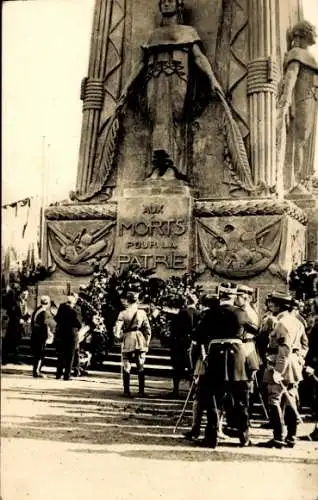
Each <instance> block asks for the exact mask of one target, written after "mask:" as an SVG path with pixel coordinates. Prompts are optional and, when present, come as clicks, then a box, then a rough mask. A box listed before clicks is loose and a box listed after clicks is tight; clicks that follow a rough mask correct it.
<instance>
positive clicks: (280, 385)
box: [262, 292, 308, 448]
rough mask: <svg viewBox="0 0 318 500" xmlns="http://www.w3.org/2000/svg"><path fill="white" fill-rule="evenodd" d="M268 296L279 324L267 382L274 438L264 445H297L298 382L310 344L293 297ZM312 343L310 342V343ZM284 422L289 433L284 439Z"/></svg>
mask: <svg viewBox="0 0 318 500" xmlns="http://www.w3.org/2000/svg"><path fill="white" fill-rule="evenodd" d="M268 299H269V300H270V301H271V303H272V307H271V309H272V311H273V313H274V314H275V315H276V316H277V323H276V325H275V327H274V329H273V331H272V332H271V334H270V336H269V345H268V349H267V366H266V369H265V373H264V382H265V383H266V384H267V392H268V408H269V416H270V423H271V426H272V429H273V434H274V435H273V439H271V440H270V441H268V442H267V443H264V444H262V446H265V447H270V448H282V447H284V446H288V447H290V448H293V447H294V446H295V442H296V431H297V401H298V385H299V382H300V381H301V380H302V369H303V365H304V359H305V356H306V353H307V351H308V347H305V346H304V338H305V337H304V336H305V335H306V334H305V330H304V326H303V324H302V323H301V321H299V320H298V319H297V318H296V317H295V315H294V314H293V313H292V312H291V311H292V308H293V299H292V297H290V296H287V295H284V294H281V293H278V292H277V293H276V292H275V293H272V294H271V295H270V296H269V297H268ZM307 345H308V343H307ZM284 423H285V424H286V426H287V436H286V439H284Z"/></svg>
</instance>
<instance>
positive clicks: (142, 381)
mask: <svg viewBox="0 0 318 500" xmlns="http://www.w3.org/2000/svg"><path fill="white" fill-rule="evenodd" d="M138 382H139V393H138V395H139V396H140V397H141V398H144V397H145V374H144V372H139V373H138Z"/></svg>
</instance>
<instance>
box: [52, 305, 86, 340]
mask: <svg viewBox="0 0 318 500" xmlns="http://www.w3.org/2000/svg"><path fill="white" fill-rule="evenodd" d="M55 321H56V330H55V343H56V345H57V346H65V345H66V346H67V345H70V346H71V345H73V344H77V343H78V330H79V328H80V327H81V317H80V313H79V311H78V310H77V309H76V307H75V308H72V307H70V306H69V305H68V304H66V303H64V304H61V305H60V307H59V308H58V311H57V313H56V316H55Z"/></svg>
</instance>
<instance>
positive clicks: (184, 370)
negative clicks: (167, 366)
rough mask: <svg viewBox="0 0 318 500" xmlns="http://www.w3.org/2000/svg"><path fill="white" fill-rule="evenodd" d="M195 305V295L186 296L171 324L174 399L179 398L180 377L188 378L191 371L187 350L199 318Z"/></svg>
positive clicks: (196, 301) (196, 299)
mask: <svg viewBox="0 0 318 500" xmlns="http://www.w3.org/2000/svg"><path fill="white" fill-rule="evenodd" d="M197 304H198V298H197V297H196V295H194V294H188V295H187V296H186V297H184V298H183V299H182V302H181V307H180V310H179V312H178V314H176V315H175V317H174V318H173V320H172V322H171V335H170V347H171V364H172V380H173V392H172V396H173V397H175V398H178V397H179V385H180V381H181V379H182V377H189V372H190V369H191V366H190V358H189V349H190V346H191V340H192V336H193V332H194V329H195V327H196V324H197V321H198V318H199V311H198V309H197Z"/></svg>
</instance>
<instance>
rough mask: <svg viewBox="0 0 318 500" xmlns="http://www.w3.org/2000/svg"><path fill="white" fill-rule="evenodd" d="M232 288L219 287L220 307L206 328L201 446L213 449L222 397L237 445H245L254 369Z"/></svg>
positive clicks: (243, 317) (244, 321)
mask: <svg viewBox="0 0 318 500" xmlns="http://www.w3.org/2000/svg"><path fill="white" fill-rule="evenodd" d="M236 292H237V290H236V287H235V286H234V285H232V284H224V285H222V286H220V288H219V296H220V307H218V310H217V313H216V314H215V317H214V321H213V323H212V324H211V323H210V325H208V324H206V328H209V329H210V331H211V337H212V338H211V341H210V344H209V348H208V353H207V358H206V362H207V368H206V379H207V387H208V398H207V399H208V401H207V426H206V430H205V439H204V442H203V444H204V445H205V446H208V447H210V448H215V447H216V446H217V442H218V428H219V418H220V410H221V409H222V406H223V402H224V399H225V396H230V398H231V400H232V401H233V410H234V412H233V415H235V420H236V422H235V425H236V428H237V429H238V436H239V441H240V444H241V446H249V445H250V444H251V442H250V439H249V411H248V408H249V382H250V380H251V374H252V373H253V372H254V371H255V370H256V369H257V368H258V365H257V364H253V359H252V358H249V357H248V356H247V354H246V349H245V346H244V343H243V337H244V331H245V329H246V328H247V326H248V324H249V320H248V316H247V314H246V312H245V311H243V310H242V309H240V308H238V307H237V306H235V305H234V299H235V297H236Z"/></svg>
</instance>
